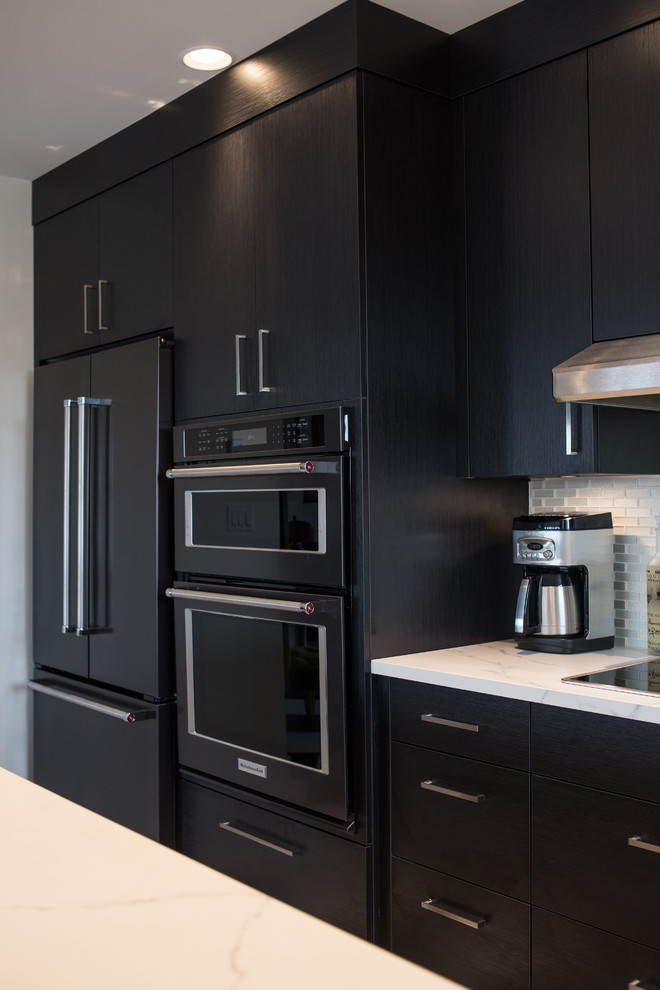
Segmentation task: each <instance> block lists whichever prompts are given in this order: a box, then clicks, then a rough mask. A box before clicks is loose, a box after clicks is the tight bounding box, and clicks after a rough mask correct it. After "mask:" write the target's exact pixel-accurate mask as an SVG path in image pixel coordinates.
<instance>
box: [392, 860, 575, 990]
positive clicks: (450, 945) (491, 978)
mask: <svg viewBox="0 0 660 990" xmlns="http://www.w3.org/2000/svg"><path fill="white" fill-rule="evenodd" d="M392 949H393V951H394V952H396V953H397V954H398V955H401V956H405V957H406V959H410V960H411V961H412V962H415V963H418V964H419V965H421V966H426V967H427V968H428V969H432V970H434V971H435V972H436V973H440V974H441V975H442V976H446V977H448V978H449V979H452V980H455V981H456V982H457V983H461V984H463V985H464V986H466V987H470V988H471V990H527V988H528V987H529V906H528V905H527V904H523V903H521V902H520V901H517V900H514V899H513V898H511V897H504V896H503V895H502V894H495V893H493V892H492V891H490V890H484V889H483V888H482V887H477V886H475V885H474V884H469V883H463V882H462V881H460V880H456V879H454V878H453V877H448V876H445V875H444V874H442V873H436V872H435V871H434V870H428V869H426V868H425V867H423V866H416V865H415V864H413V863H407V862H404V861H402V860H399V859H397V858H396V857H395V858H394V859H393V860H392ZM555 990H556V988H555Z"/></svg>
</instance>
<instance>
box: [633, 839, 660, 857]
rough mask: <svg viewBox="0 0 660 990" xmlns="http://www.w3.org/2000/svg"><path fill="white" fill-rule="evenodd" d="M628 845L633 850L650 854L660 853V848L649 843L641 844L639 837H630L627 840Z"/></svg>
mask: <svg viewBox="0 0 660 990" xmlns="http://www.w3.org/2000/svg"><path fill="white" fill-rule="evenodd" d="M628 845H629V846H632V847H633V849H647V850H648V851H649V852H652V853H660V846H654V845H653V843H651V842H643V841H642V837H641V835H631V836H630V838H629V839H628Z"/></svg>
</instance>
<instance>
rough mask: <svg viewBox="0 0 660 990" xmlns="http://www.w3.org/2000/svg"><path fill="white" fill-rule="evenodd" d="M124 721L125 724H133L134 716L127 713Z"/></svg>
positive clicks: (131, 713)
mask: <svg viewBox="0 0 660 990" xmlns="http://www.w3.org/2000/svg"><path fill="white" fill-rule="evenodd" d="M126 721H127V722H134V721H135V715H134V714H133V712H129V713H128V715H127V716H126Z"/></svg>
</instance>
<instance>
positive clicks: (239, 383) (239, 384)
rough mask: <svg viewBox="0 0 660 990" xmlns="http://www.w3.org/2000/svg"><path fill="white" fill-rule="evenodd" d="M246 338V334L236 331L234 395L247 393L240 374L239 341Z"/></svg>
mask: <svg viewBox="0 0 660 990" xmlns="http://www.w3.org/2000/svg"><path fill="white" fill-rule="evenodd" d="M242 340H247V335H246V334H244V333H237V334H236V335H235V337H234V348H235V352H234V353H235V359H236V395H247V392H246V391H245V389H244V388H243V376H242V375H241V341H242Z"/></svg>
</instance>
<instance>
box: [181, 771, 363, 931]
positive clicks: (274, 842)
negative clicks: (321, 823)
mask: <svg viewBox="0 0 660 990" xmlns="http://www.w3.org/2000/svg"><path fill="white" fill-rule="evenodd" d="M178 793H179V815H178V821H179V844H178V848H179V850H180V851H181V852H182V853H184V854H185V855H187V856H191V857H193V858H194V859H197V860H199V861H200V862H202V863H206V865H207V866H211V867H213V868H214V869H216V870H222V872H223V873H226V874H227V875H228V876H230V877H234V878H235V879H236V880H240V881H242V882H243V883H247V884H249V885H250V886H252V887H256V888H258V889H259V890H262V891H263V892H264V893H266V894H270V895H271V897H277V898H279V899H280V900H283V901H286V903H287V904H292V905H293V906H294V907H297V908H300V909H301V910H303V911H307V912H309V914H313V915H315V916H316V917H318V918H322V919H323V920H324V921H328V922H330V923H331V924H333V925H337V926H338V927H339V928H344V929H346V931H349V932H352V934H354V935H360V936H361V937H362V938H365V937H367V936H368V935H369V931H368V928H367V917H368V912H367V901H368V893H367V888H368V880H369V862H370V849H368V848H365V846H362V845H359V844H358V843H356V842H351V841H350V840H348V839H344V838H341V837H339V836H336V835H329V834H327V833H326V832H324V831H322V830H320V829H317V828H312V827H310V826H309V825H306V824H303V823H301V822H299V821H296V820H295V819H293V818H289V817H287V816H286V815H284V814H275V813H273V812H271V811H266V810H264V809H262V808H259V807H256V806H255V805H253V804H250V803H248V802H246V801H242V800H238V799H237V798H235V797H232V796H230V795H228V794H226V793H223V792H222V790H221V789H220V788H218V786H217V785H216V784H215V783H214V782H213V781H209V782H208V786H204V784H203V783H196V782H193V780H191V779H188V777H187V775H186V776H184V775H182V776H181V778H180V780H179V792H178Z"/></svg>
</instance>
